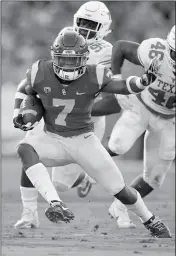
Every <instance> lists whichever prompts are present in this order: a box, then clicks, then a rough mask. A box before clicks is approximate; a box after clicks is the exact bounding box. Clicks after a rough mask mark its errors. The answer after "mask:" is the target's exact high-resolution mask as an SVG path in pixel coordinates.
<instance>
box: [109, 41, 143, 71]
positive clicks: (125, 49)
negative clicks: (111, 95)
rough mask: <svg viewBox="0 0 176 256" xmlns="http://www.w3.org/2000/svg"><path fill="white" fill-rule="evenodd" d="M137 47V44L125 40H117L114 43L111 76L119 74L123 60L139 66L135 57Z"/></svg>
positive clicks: (136, 56)
mask: <svg viewBox="0 0 176 256" xmlns="http://www.w3.org/2000/svg"><path fill="white" fill-rule="evenodd" d="M138 47H139V44H138V43H134V42H130V41H125V40H119V41H117V42H116V43H115V45H114V46H113V49H112V59H111V69H112V72H113V74H120V73H121V68H122V66H123V63H124V60H128V61H130V62H132V63H133V64H136V65H141V63H140V61H139V59H138V55H137V49H138Z"/></svg>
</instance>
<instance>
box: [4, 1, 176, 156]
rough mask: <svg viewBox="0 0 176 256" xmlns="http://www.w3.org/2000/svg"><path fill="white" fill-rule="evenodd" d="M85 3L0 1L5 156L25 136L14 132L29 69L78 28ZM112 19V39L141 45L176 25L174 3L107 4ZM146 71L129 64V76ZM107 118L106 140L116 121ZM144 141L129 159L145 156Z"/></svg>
mask: <svg viewBox="0 0 176 256" xmlns="http://www.w3.org/2000/svg"><path fill="white" fill-rule="evenodd" d="M85 2H86V1H24V2H23V1H17V2H8V1H7V2H5V1H3V2H1V7H2V11H1V15H2V17H1V21H2V43H1V45H2V51H1V52H2V88H1V89H2V90H1V104H2V106H1V109H2V152H3V154H4V155H7V154H8V155H11V154H15V144H16V143H17V142H18V141H19V140H20V139H21V138H22V137H23V136H24V135H25V133H24V132H22V131H19V130H17V129H14V128H13V123H12V116H13V104H14V94H15V90H16V87H17V84H18V83H19V81H20V80H21V79H23V78H24V76H25V72H26V70H27V69H28V67H29V66H30V65H31V64H32V63H33V62H35V61H36V60H38V59H40V58H42V59H43V58H46V59H48V58H50V45H51V44H52V42H53V40H54V39H55V37H56V36H57V34H58V32H59V31H60V30H61V29H62V28H63V27H65V26H70V25H72V23H73V15H74V13H75V12H76V11H77V9H78V8H79V7H80V6H81V5H82V4H83V3H85ZM104 3H105V4H106V5H107V7H108V8H109V10H110V13H111V16H112V21H113V23H112V33H111V34H109V35H108V37H107V40H108V41H109V42H111V43H112V44H113V43H114V42H115V41H116V40H119V39H125V40H132V41H136V42H139V43H140V42H141V41H142V40H144V39H146V38H150V37H161V38H166V36H167V34H168V32H169V30H170V29H171V27H172V26H173V25H174V23H175V2H171V1H164V2H159V1H157V2H137V1H135V2H134V1H131V2H125V1H123V2H121V1H104ZM142 72H143V71H142V69H141V68H139V67H136V66H134V65H132V64H129V63H127V62H126V63H125V65H124V68H123V75H124V77H126V76H128V75H132V74H136V75H140V74H141V73H142ZM117 118H118V117H117V116H116V115H113V116H110V117H108V118H107V128H106V130H107V131H106V136H105V138H104V140H107V137H108V135H109V134H110V132H111V129H112V126H113V125H114V123H115V121H116V120H117ZM141 146H142V138H140V139H139V140H138V142H137V143H136V144H135V146H134V147H133V149H132V150H130V152H129V153H127V155H126V156H125V157H127V158H133V157H141V156H142V150H141Z"/></svg>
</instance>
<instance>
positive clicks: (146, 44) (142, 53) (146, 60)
mask: <svg viewBox="0 0 176 256" xmlns="http://www.w3.org/2000/svg"><path fill="white" fill-rule="evenodd" d="M164 50H165V41H164V40H163V39H161V38H150V39H147V40H144V41H143V42H142V43H141V44H140V46H139V47H138V52H137V54H138V59H139V61H140V63H141V65H142V66H143V67H144V68H146V69H147V68H148V67H149V65H150V62H151V60H152V59H153V58H154V57H158V56H159V57H160V58H161V57H162V55H163V51H164Z"/></svg>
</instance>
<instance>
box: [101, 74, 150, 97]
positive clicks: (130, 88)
mask: <svg viewBox="0 0 176 256" xmlns="http://www.w3.org/2000/svg"><path fill="white" fill-rule="evenodd" d="M145 88H146V86H144V85H143V84H142V83H141V78H140V77H137V76H130V77H128V78H127V79H126V80H124V79H122V80H119V79H116V76H113V77H112V80H111V81H110V82H109V83H108V84H107V85H105V86H104V87H103V88H102V91H103V92H107V93H114V94H122V95H129V94H138V93H140V92H142V91H143V90H144V89H145Z"/></svg>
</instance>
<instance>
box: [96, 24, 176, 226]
mask: <svg viewBox="0 0 176 256" xmlns="http://www.w3.org/2000/svg"><path fill="white" fill-rule="evenodd" d="M154 57H156V58H157V62H158V64H157V68H156V70H155V74H156V76H157V79H156V80H155V81H154V82H153V83H151V85H150V86H149V87H147V88H146V89H145V90H144V91H143V92H142V93H140V94H138V95H131V96H122V95H121V96H120V95H117V99H118V102H119V103H120V105H121V107H122V108H123V113H122V116H121V117H120V119H119V120H118V121H117V123H116V125H115V126H114V128H113V131H112V134H111V136H110V140H109V152H114V153H115V154H117V155H118V154H125V153H126V152H127V151H128V150H129V149H130V148H131V147H132V146H133V144H134V143H135V141H136V140H137V138H139V137H140V136H141V135H142V134H143V133H144V132H145V131H146V132H145V137H144V169H143V175H140V176H138V177H137V178H136V179H135V180H134V181H133V182H132V184H131V186H132V187H134V188H135V189H136V190H137V191H138V192H139V193H140V195H141V197H145V196H147V195H148V194H150V193H151V192H152V191H153V190H154V189H156V188H159V187H160V186H161V185H162V183H163V181H164V179H165V176H166V173H167V172H168V171H169V169H170V167H171V164H172V162H173V160H174V158H175V106H176V98H175V75H176V69H175V68H176V64H175V60H176V53H175V26H174V27H173V28H172V29H171V31H170V32H169V34H168V36H167V39H161V38H150V39H147V40H144V41H143V42H142V43H141V44H140V45H139V44H138V43H134V42H129V41H117V42H116V44H115V45H114V47H113V54H112V71H113V73H114V74H120V73H121V68H122V65H123V62H124V60H125V59H126V60H128V61H130V62H132V63H134V64H136V65H141V66H143V67H144V68H145V69H146V68H148V66H149V63H150V61H151V60H152V59H153V58H154ZM111 102H113V104H114V97H112V98H108V99H107V100H106V101H105V100H102V101H101V102H100V103H99V104H100V105H99V106H98V105H97V104H96V105H95V106H94V107H95V111H96V114H98V112H99V114H101V113H102V112H103V115H104V114H105V112H108V109H107V108H108V106H109V104H111ZM100 108H101V109H100ZM98 109H99V110H98ZM100 110H101V112H100ZM111 110H112V111H111V113H115V108H114V109H111ZM117 112H118V110H117ZM109 113H110V112H109ZM109 212H110V214H111V215H112V216H113V217H114V218H115V219H116V220H117V224H118V226H119V227H121V226H123V227H124V226H126V227H127V228H128V227H130V223H131V222H130V219H129V216H128V213H127V209H126V207H125V206H124V205H122V204H121V202H120V201H118V200H115V201H114V203H113V204H112V205H111V207H110V208H109Z"/></svg>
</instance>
